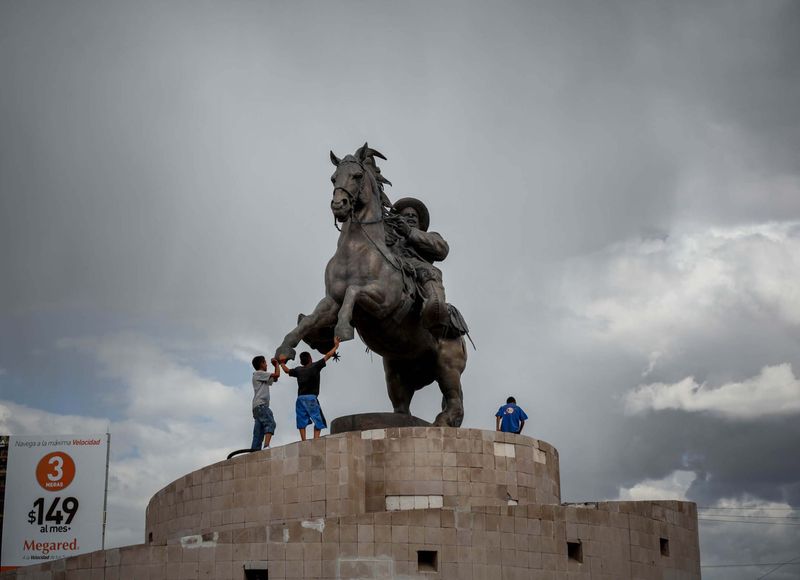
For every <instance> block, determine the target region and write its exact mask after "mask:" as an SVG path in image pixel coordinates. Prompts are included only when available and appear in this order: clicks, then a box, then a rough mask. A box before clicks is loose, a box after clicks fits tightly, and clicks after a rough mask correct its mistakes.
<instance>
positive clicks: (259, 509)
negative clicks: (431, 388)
mask: <svg viewBox="0 0 800 580" xmlns="http://www.w3.org/2000/svg"><path fill="white" fill-rule="evenodd" d="M451 464H452V465H451ZM453 477H454V478H455V479H452V478H453ZM558 477H559V476H558V454H557V452H556V451H555V449H553V448H552V447H551V446H550V445H548V444H546V443H544V442H541V441H536V440H534V439H530V438H527V437H521V436H517V435H506V434H499V433H494V432H486V431H476V430H468V429H459V430H455V429H447V428H444V429H442V428H434V427H429V428H406V429H399V430H398V429H395V430H393V429H388V430H376V431H367V432H361V433H344V434H341V435H336V436H330V437H325V438H323V439H321V440H318V441H307V442H304V443H296V444H292V445H288V446H285V447H281V448H277V449H273V450H269V451H265V452H259V453H252V454H250V455H248V456H240V457H237V458H234V459H232V460H230V461H224V462H220V463H217V464H214V465H211V466H209V467H206V468H204V469H201V470H198V471H196V472H194V473H191V474H189V475H187V476H185V477H183V478H180V479H178V480H177V481H175V482H173V483H171V484H170V485H168V486H167V487H165V488H164V489H163V490H161V491H160V492H158V493H157V494H156V495H155V496H154V497H153V499H152V500H151V502H150V505H149V506H148V509H147V521H146V529H147V534H148V539H147V543H146V544H143V545H137V546H128V547H125V548H117V549H111V550H105V551H100V552H95V553H92V554H86V555H82V556H76V557H73V558H68V559H65V560H58V561H55V562H49V563H44V564H40V565H37V566H30V567H26V568H20V569H18V570H16V571H12V572H6V573H3V574H0V578H1V579H2V580H10V579H11V578H16V579H24V580H99V579H103V580H140V579H142V580H200V579H211V578H214V579H219V580H249V579H250V578H269V579H272V580H275V579H278V580H283V579H288V578H307V579H356V578H386V579H410V578H425V579H429V580H430V579H436V578H441V579H454V580H455V579H458V580H498V579H503V580H522V579H525V580H529V579H534V580H557V579H570V580H575V579H580V580H651V579H652V580H655V579H659V580H663V579H670V580H684V579H686V580H689V579H691V580H696V579H699V578H700V554H699V543H698V534H697V511H696V507H695V505H694V504H692V503H688V502H677V501H646V502H602V503H584V504H560V503H559V501H560V490H559V482H558ZM504 494H505V495H504ZM514 495H516V497H514ZM409 498H411V499H409ZM540 498H541V500H540ZM425 504H427V507H426V505H425ZM434 504H436V505H434ZM432 505H434V507H430V506H432ZM387 506H388V509H387ZM150 534H152V536H150ZM259 574H260V575H259Z"/></svg>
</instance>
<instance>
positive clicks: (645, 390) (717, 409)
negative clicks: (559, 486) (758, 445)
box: [625, 364, 800, 419]
mask: <svg viewBox="0 0 800 580" xmlns="http://www.w3.org/2000/svg"><path fill="white" fill-rule="evenodd" d="M665 409H679V410H683V411H689V412H706V413H711V414H713V415H717V416H721V417H726V418H733V419H755V418H758V417H763V416H770V415H789V414H793V413H800V380H798V378H797V377H795V375H794V372H793V371H792V367H791V365H789V364H781V365H775V366H767V367H764V368H763V369H761V372H760V373H759V374H758V375H756V376H755V377H752V378H749V379H746V380H744V381H741V382H730V383H726V384H724V385H721V386H719V387H710V386H709V385H707V384H706V383H702V384H698V383H697V382H696V381H695V380H694V378H693V377H687V378H685V379H683V380H682V381H679V382H677V383H673V384H665V383H652V384H649V385H642V386H640V387H638V388H637V389H635V390H634V391H631V392H629V393H627V394H626V395H625V410H626V412H627V413H630V414H636V413H643V412H646V411H650V410H652V411H661V410H665Z"/></svg>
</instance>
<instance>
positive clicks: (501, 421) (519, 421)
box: [495, 397, 528, 435]
mask: <svg viewBox="0 0 800 580" xmlns="http://www.w3.org/2000/svg"><path fill="white" fill-rule="evenodd" d="M495 417H497V430H498V431H502V432H503V433H516V434H517V435H519V434H520V433H522V428H523V427H524V426H525V421H527V419H528V416H527V415H526V414H525V411H523V410H522V407H517V400H516V399H515V398H514V397H509V398H508V399H506V404H505V405H503V406H502V407H500V408H499V409H498V410H497V414H496V415H495Z"/></svg>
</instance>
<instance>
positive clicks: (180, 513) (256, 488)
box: [145, 427, 560, 544]
mask: <svg viewBox="0 0 800 580" xmlns="http://www.w3.org/2000/svg"><path fill="white" fill-rule="evenodd" d="M423 497H424V502H425V503H424V504H423ZM509 500H511V502H512V503H518V504H521V505H523V504H528V503H558V502H559V501H560V482H559V468H558V452H557V451H556V450H555V448H554V447H553V446H552V445H550V444H548V443H545V442H544V441H538V440H536V439H532V438H530V437H524V436H521V435H511V434H507V433H497V432H495V431H481V430H478V429H454V428H449V427H444V428H430V427H411V428H404V429H376V430H373V431H363V432H351V433H342V434H339V435H331V436H328V437H324V438H322V439H319V440H316V441H315V440H310V441H306V442H300V441H298V442H297V443H292V444H289V445H285V446H283V447H277V448H274V449H268V450H265V451H261V452H257V453H250V454H248V455H243V456H238V457H235V458H233V459H232V460H230V461H221V462H219V463H215V464H213V465H210V466H208V467H204V468H203V469H199V470H198V471H195V472H193V473H190V474H188V475H185V476H184V477H181V478H179V479H177V480H176V481H174V482H172V483H171V484H169V485H168V486H166V487H165V488H164V489H162V490H161V491H159V492H158V493H156V495H155V496H153V499H152V500H151V501H150V503H149V505H148V507H147V512H146V517H145V520H146V524H145V533H146V542H147V543H150V544H161V543H167V542H168V541H173V542H175V541H178V539H179V538H180V537H182V536H185V535H189V534H196V533H205V532H208V531H211V530H217V531H225V530H229V529H238V528H241V527H244V526H247V525H251V524H254V523H257V522H260V523H265V524H266V523H268V522H270V521H273V520H279V519H293V518H314V517H322V516H338V515H351V514H360V513H364V512H365V511H384V510H386V509H387V503H388V505H389V507H388V509H421V508H427V507H466V506H470V505H508V503H509ZM395 501H396V503H395ZM409 502H413V503H411V504H409Z"/></svg>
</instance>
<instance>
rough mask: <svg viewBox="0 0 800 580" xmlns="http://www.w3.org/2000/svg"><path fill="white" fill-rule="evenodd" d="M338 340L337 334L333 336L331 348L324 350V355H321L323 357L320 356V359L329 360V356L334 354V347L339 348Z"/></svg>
mask: <svg viewBox="0 0 800 580" xmlns="http://www.w3.org/2000/svg"><path fill="white" fill-rule="evenodd" d="M339 342H340V341H339V337H338V336H335V337H334V338H333V348H332V349H330V350H329V351H328V352H326V353H325V356H323V357H322V360H324V361H325V362H328V361H329V360H330V358H331V357H332V356H333V355H335V354H336V349H338V348H339Z"/></svg>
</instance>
